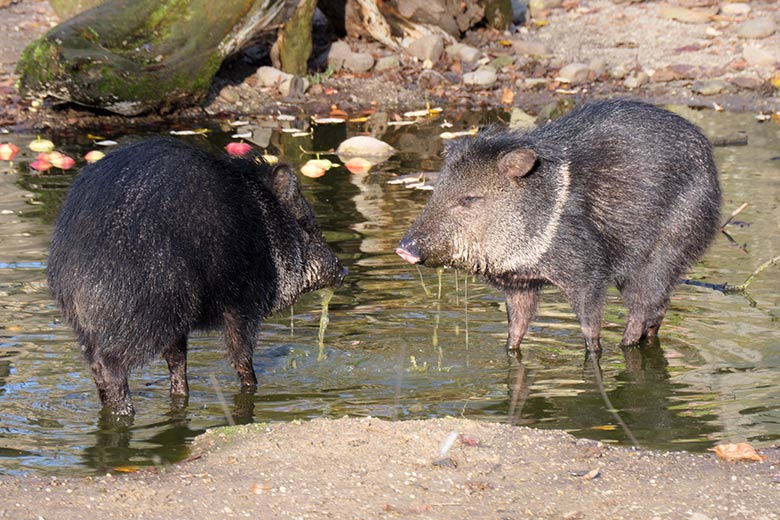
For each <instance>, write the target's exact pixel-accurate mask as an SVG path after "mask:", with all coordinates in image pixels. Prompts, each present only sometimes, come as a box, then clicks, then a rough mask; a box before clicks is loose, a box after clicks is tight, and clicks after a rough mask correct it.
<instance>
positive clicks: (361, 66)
mask: <svg viewBox="0 0 780 520" xmlns="http://www.w3.org/2000/svg"><path fill="white" fill-rule="evenodd" d="M373 66H374V57H373V56H371V55H370V54H368V53H367V52H353V53H351V54H350V55H349V56H347V58H346V59H345V60H344V68H345V69H347V70H348V71H350V72H368V71H369V70H371V67H373Z"/></svg>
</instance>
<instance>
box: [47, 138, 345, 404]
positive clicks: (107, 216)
mask: <svg viewBox="0 0 780 520" xmlns="http://www.w3.org/2000/svg"><path fill="white" fill-rule="evenodd" d="M343 274H344V272H343V267H342V266H341V264H340V262H339V261H338V259H337V258H336V256H335V255H334V253H333V251H331V250H330V248H329V247H328V246H327V244H326V243H325V241H324V239H323V237H322V234H321V232H320V230H319V227H318V226H317V222H316V221H315V218H314V214H313V212H312V209H311V207H310V206H309V204H308V203H307V202H306V200H305V199H304V198H303V196H302V194H301V192H300V188H299V185H298V180H297V178H296V176H295V174H294V173H293V171H292V170H290V168H288V167H286V166H283V165H281V166H275V167H271V166H269V165H267V164H266V163H264V162H263V161H262V160H261V159H260V158H259V156H257V155H254V154H253V155H252V156H251V157H248V158H230V157H228V156H222V157H216V156H212V155H211V154H209V153H206V152H204V151H202V150H200V149H199V148H196V147H194V146H191V145H188V144H185V143H183V142H181V141H177V140H173V139H166V138H153V139H150V140H146V141H142V142H138V143H135V144H132V145H129V146H127V147H124V148H121V149H119V150H117V151H115V152H112V153H110V154H108V155H107V156H106V157H105V158H104V159H102V160H100V161H98V162H97V163H95V164H92V165H89V166H87V167H85V168H84V170H83V171H82V173H81V175H80V176H79V177H78V178H77V179H76V180H75V182H74V183H73V186H72V187H71V190H70V193H69V194H68V197H67V199H66V201H65V203H64V206H63V208H62V212H61V214H60V216H59V219H58V221H57V223H56V226H55V229H54V235H53V239H52V244H51V251H50V254H49V265H48V279H49V287H50V290H51V293H52V295H53V296H54V298H55V299H56V301H57V304H58V305H59V307H60V308H61V309H62V312H63V314H64V316H65V318H66V319H67V321H68V322H70V324H71V325H72V326H73V328H74V330H75V332H76V335H77V337H78V340H79V343H80V344H81V348H82V351H83V353H84V356H85V357H86V360H87V361H88V363H89V365H90V368H91V369H92V373H93V375H94V378H95V383H96V385H97V388H98V392H99V394H100V399H101V401H102V403H103V404H104V405H105V406H106V407H107V408H109V409H110V410H111V411H113V412H114V413H116V414H119V415H131V414H133V413H134V410H133V405H132V402H131V399H130V395H129V391H128V383H127V373H128V371H129V370H131V369H132V368H134V367H138V366H140V365H143V364H144V363H146V362H148V361H149V360H150V359H152V358H153V357H156V356H158V355H160V354H162V355H163V357H164V358H165V359H166V361H167V362H168V368H169V370H170V375H171V394H173V395H186V394H187V393H188V386H187V373H186V372H187V364H186V356H187V335H188V334H189V332H190V331H191V330H193V329H210V328H216V327H220V326H222V327H224V335H225V343H226V344H227V349H228V353H229V356H230V358H231V360H232V362H233V365H234V366H235V368H236V371H237V372H238V375H239V378H240V380H241V383H242V385H245V386H255V385H256V384H257V379H256V377H255V372H254V368H253V366H252V351H253V348H254V344H255V339H256V335H257V330H258V327H259V325H260V321H261V319H262V318H263V317H264V316H266V315H268V314H270V313H272V312H274V311H276V310H279V309H282V308H284V307H287V306H289V305H291V304H292V303H293V302H294V301H295V299H296V298H297V297H298V296H299V295H300V294H302V293H304V292H306V291H312V290H316V289H319V288H321V287H325V286H328V285H337V284H338V283H340V282H341V279H342V277H343Z"/></svg>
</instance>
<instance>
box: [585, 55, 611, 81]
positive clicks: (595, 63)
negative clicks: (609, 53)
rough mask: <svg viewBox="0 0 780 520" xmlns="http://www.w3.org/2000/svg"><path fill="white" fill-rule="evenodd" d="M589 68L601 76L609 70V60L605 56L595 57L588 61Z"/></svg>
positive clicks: (597, 75)
mask: <svg viewBox="0 0 780 520" xmlns="http://www.w3.org/2000/svg"><path fill="white" fill-rule="evenodd" d="M588 68H589V69H590V70H592V71H593V74H595V75H596V77H599V76H601V75H602V74H604V71H605V70H607V62H606V60H604V59H603V58H593V59H592V60H590V63H588Z"/></svg>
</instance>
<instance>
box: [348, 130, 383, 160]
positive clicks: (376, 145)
mask: <svg viewBox="0 0 780 520" xmlns="http://www.w3.org/2000/svg"><path fill="white" fill-rule="evenodd" d="M395 151H396V150H395V148H393V147H392V146H390V145H389V144H387V143H385V142H384V141H380V140H379V139H376V138H375V137H371V136H368V135H358V136H355V137H350V138H349V139H347V140H346V141H342V143H341V144H340V145H339V147H338V148H337V149H336V154H338V156H339V159H341V160H348V159H350V158H352V157H363V158H370V159H382V160H384V159H387V158H388V157H390V156H391V155H393V154H394V153H395Z"/></svg>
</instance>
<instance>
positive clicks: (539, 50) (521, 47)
mask: <svg viewBox="0 0 780 520" xmlns="http://www.w3.org/2000/svg"><path fill="white" fill-rule="evenodd" d="M512 49H513V50H514V51H515V53H516V54H520V55H521V56H549V55H550V54H551V52H550V49H548V48H547V46H546V45H545V44H543V43H542V42H540V41H536V40H512Z"/></svg>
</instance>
